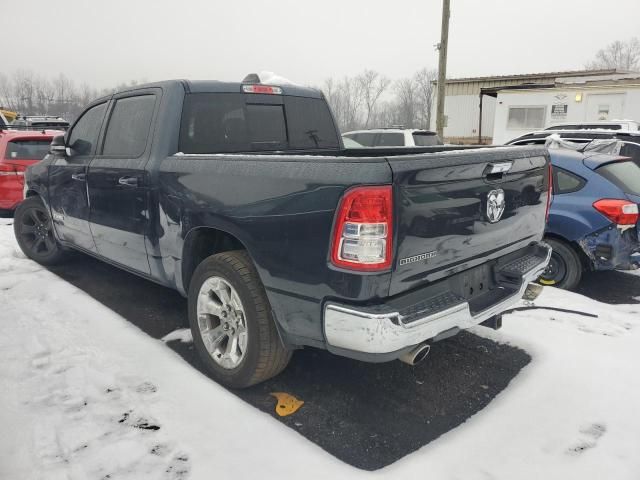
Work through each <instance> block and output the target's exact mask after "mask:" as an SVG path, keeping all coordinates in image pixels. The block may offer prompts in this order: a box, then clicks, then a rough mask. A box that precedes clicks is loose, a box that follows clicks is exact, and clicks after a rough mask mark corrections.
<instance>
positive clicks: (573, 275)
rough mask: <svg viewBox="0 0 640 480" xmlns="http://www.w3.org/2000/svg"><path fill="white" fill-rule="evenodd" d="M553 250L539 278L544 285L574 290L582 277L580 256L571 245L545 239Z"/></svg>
mask: <svg viewBox="0 0 640 480" xmlns="http://www.w3.org/2000/svg"><path fill="white" fill-rule="evenodd" d="M545 242H547V243H548V244H549V245H550V246H551V248H552V249H553V251H552V252H551V259H550V260H549V265H548V266H547V268H546V270H545V271H544V273H543V274H542V275H541V276H540V278H539V279H538V282H539V283H541V284H542V285H548V286H553V287H558V288H563V289H565V290H573V289H574V288H576V287H577V286H578V284H579V283H580V280H581V279H582V263H581V262H580V257H579V256H578V254H577V253H576V252H575V250H574V249H573V248H571V246H570V245H568V244H566V243H565V242H562V241H560V240H554V239H545Z"/></svg>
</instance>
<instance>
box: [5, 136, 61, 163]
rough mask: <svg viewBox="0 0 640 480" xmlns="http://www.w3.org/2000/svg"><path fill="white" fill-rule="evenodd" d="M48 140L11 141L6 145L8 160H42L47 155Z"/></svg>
mask: <svg viewBox="0 0 640 480" xmlns="http://www.w3.org/2000/svg"><path fill="white" fill-rule="evenodd" d="M50 143H51V140H50V139H41V140H12V141H10V142H9V143H7V152H6V154H5V158H7V159H8V160H42V159H43V158H44V157H45V156H46V155H47V153H49V144H50Z"/></svg>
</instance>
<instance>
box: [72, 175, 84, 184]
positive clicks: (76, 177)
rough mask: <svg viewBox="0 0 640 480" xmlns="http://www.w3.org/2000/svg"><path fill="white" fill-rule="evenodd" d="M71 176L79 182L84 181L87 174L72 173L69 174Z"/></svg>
mask: <svg viewBox="0 0 640 480" xmlns="http://www.w3.org/2000/svg"><path fill="white" fill-rule="evenodd" d="M71 178H72V179H73V180H77V181H79V182H84V181H86V180H87V174H86V173H73V174H71Z"/></svg>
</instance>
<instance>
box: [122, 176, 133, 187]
mask: <svg viewBox="0 0 640 480" xmlns="http://www.w3.org/2000/svg"><path fill="white" fill-rule="evenodd" d="M118 185H124V186H125V187H137V186H138V177H120V178H119V179H118Z"/></svg>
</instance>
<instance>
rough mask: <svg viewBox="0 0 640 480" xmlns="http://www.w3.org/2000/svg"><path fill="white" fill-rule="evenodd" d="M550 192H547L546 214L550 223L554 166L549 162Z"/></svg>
mask: <svg viewBox="0 0 640 480" xmlns="http://www.w3.org/2000/svg"><path fill="white" fill-rule="evenodd" d="M548 170H549V192H548V193H547V212H546V214H545V219H546V222H547V223H549V211H550V210H551V199H552V198H553V167H552V166H551V162H549V169H548Z"/></svg>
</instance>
